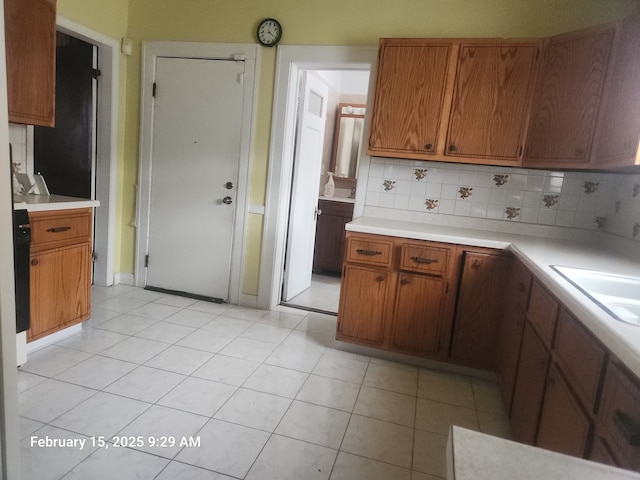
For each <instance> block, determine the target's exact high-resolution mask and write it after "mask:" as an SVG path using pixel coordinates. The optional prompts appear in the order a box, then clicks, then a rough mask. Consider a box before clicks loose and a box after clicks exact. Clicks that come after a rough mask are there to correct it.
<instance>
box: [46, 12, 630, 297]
mask: <svg viewBox="0 0 640 480" xmlns="http://www.w3.org/2000/svg"><path fill="white" fill-rule="evenodd" d="M124 2H125V0H119V1H117V2H114V1H113V0H102V1H101V0H59V11H60V13H61V14H63V15H66V16H68V17H69V18H71V19H73V20H75V21H77V22H79V23H86V24H87V25H88V26H89V27H91V28H94V29H96V30H99V31H105V33H107V34H109V35H111V33H110V32H112V33H113V34H114V35H116V34H120V33H121V31H120V28H121V26H122V24H123V22H124V24H127V23H128V36H129V37H130V38H132V39H133V40H134V53H133V55H132V56H131V57H129V58H128V59H127V62H126V65H127V69H126V72H127V77H126V91H123V92H122V95H123V96H126V110H125V121H124V122H122V124H121V131H124V132H125V137H124V146H123V161H122V162H121V164H120V165H119V167H120V168H119V178H118V188H119V189H118V194H119V197H118V198H119V199H120V202H121V204H120V205H119V207H120V208H119V212H120V216H119V219H118V225H119V227H120V229H121V230H120V240H121V244H120V245H119V249H118V251H119V252H120V254H119V256H118V259H117V262H118V263H117V264H116V265H115V270H116V271H119V272H133V264H134V247H135V244H134V235H135V231H134V229H133V228H132V227H131V226H130V222H131V218H132V216H133V211H134V206H135V190H134V185H135V184H136V182H137V162H138V134H139V131H138V126H139V104H140V91H139V90H140V62H141V57H140V45H141V44H140V42H141V41H142V40H175V41H201V42H225V43H255V36H254V33H255V29H256V26H257V23H258V21H259V20H260V19H262V18H264V17H275V18H278V19H279V20H280V21H281V23H282V25H283V29H284V35H283V39H282V44H288V45H376V44H377V42H378V38H380V37H543V36H548V35H552V34H556V33H561V32H565V31H569V30H575V29H578V28H582V27H587V26H591V25H596V24H599V23H605V22H607V21H610V20H617V19H619V18H621V17H623V16H624V15H625V14H627V13H628V12H630V11H631V10H632V9H633V8H634V7H635V6H637V5H638V1H637V0H606V1H603V0H535V1H531V0H528V1H527V0H483V1H474V0H393V1H388V0H349V1H346V2H345V1H344V0H324V1H323V2H300V1H299V0H277V1H276V0H233V1H231V0H129V10H128V18H127V16H126V15H124V14H123V13H122V5H123V3H124ZM114 5H115V8H114ZM105 6H107V7H108V8H105ZM112 9H113V11H114V12H115V13H113V14H109V13H107V11H109V12H111V11H112ZM103 17H104V18H103ZM262 53H263V55H262V58H261V62H262V63H261V69H260V72H259V78H258V81H259V92H258V109H257V119H256V130H255V132H256V137H255V143H254V156H253V159H252V173H251V200H250V202H251V203H252V204H254V205H263V204H264V197H265V187H266V178H267V165H268V151H269V136H270V128H271V113H272V112H271V105H272V101H273V86H274V75H275V59H276V51H275V49H267V48H265V49H263V50H262ZM261 231H262V229H261V219H260V217H259V216H257V217H256V216H255V215H252V216H251V217H250V219H249V229H248V241H247V251H246V258H247V259H251V261H250V262H247V265H248V266H247V268H246V270H245V283H244V291H245V293H249V294H256V293H257V283H258V273H259V272H258V270H257V269H258V267H257V265H258V264H259V261H258V260H259V257H260V252H259V249H260V243H261Z"/></svg>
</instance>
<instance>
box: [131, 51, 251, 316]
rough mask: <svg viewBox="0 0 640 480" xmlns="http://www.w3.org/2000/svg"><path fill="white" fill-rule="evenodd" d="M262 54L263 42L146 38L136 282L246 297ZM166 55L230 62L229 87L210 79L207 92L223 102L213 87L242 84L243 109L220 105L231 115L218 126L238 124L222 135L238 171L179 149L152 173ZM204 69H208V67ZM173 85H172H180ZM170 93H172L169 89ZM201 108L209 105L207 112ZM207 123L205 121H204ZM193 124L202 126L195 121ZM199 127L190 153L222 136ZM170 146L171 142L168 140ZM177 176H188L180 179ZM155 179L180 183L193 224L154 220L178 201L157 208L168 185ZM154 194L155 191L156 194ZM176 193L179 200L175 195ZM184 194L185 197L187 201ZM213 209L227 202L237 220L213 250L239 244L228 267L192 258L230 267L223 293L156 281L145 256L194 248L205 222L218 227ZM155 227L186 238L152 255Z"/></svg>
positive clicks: (206, 265) (171, 255)
mask: <svg viewBox="0 0 640 480" xmlns="http://www.w3.org/2000/svg"><path fill="white" fill-rule="evenodd" d="M258 55H259V47H258V46H257V45H238V44H228V45H227V44H205V43H190V42H145V43H144V44H143V72H142V92H141V95H142V108H141V116H142V127H141V130H140V169H139V174H138V175H139V181H138V185H139V187H138V188H139V191H138V198H137V207H136V208H137V212H136V226H137V230H136V261H135V283H136V285H137V286H142V287H144V286H146V285H147V283H148V281H149V285H150V286H156V287H158V288H162V289H166V290H173V291H178V292H185V293H193V294H195V295H202V296H204V297H207V298H209V299H212V298H213V297H215V298H221V299H223V300H225V301H228V302H229V303H233V304H237V303H239V301H240V296H241V294H240V292H241V288H240V287H241V283H242V264H243V254H244V249H245V235H246V233H245V231H246V228H245V225H246V216H247V205H248V191H249V190H248V187H249V172H250V158H251V155H250V150H251V133H252V125H253V114H254V103H255V95H256V92H255V77H256V64H257V59H258ZM165 60H166V61H167V62H169V63H171V62H173V61H175V62H180V61H183V62H199V63H193V65H199V66H204V65H209V66H210V65H214V64H215V65H218V66H219V65H224V67H220V68H222V69H223V70H228V71H227V74H226V75H225V77H226V78H225V79H224V81H225V82H229V83H228V84H226V83H225V85H227V86H225V87H222V88H220V87H219V86H217V85H216V80H213V81H211V79H209V81H208V83H207V85H206V86H207V87H208V89H209V93H207V94H206V95H207V96H211V97H216V98H217V100H218V101H220V102H223V100H221V99H220V95H219V94H216V93H215V91H216V89H220V90H221V91H222V93H223V94H224V92H225V91H226V90H228V89H230V90H234V91H236V90H237V91H238V92H239V97H240V102H239V104H238V102H236V104H235V107H234V108H235V109H236V110H237V111H236V112H234V113H233V114H232V113H231V112H228V111H227V107H226V106H224V105H223V106H221V107H220V111H219V112H217V114H218V115H229V118H228V119H227V118H226V117H225V119H223V123H225V125H219V126H217V127H216V128H218V129H219V132H218V133H224V132H226V131H227V130H226V129H227V127H232V128H234V129H235V133H233V136H231V135H230V134H229V135H227V137H229V138H228V139H231V138H232V137H233V138H234V139H235V140H232V141H226V142H222V141H221V142H220V143H227V144H230V143H235V150H233V149H232V150H233V151H231V150H230V151H223V152H218V153H220V155H222V157H223V158H224V159H225V163H234V164H235V166H236V168H237V171H236V172H235V173H229V172H226V173H224V174H221V175H218V174H217V173H215V174H212V173H211V172H210V171H209V170H207V171H206V172H203V171H201V170H200V169H199V167H197V165H196V164H195V163H192V162H191V160H192V159H193V155H189V156H182V155H180V154H179V152H177V156H176V155H174V156H173V161H169V162H168V163H166V165H165V166H166V167H167V168H166V169H165V171H164V173H161V175H160V176H156V177H155V178H154V177H153V175H154V172H153V170H154V169H153V168H152V161H155V160H156V157H155V154H154V149H155V148H156V147H157V145H156V140H158V139H159V136H161V135H162V134H163V133H162V131H160V130H157V128H158V127H161V125H160V124H156V123H157V122H156V121H155V119H154V116H155V115H156V112H155V110H156V106H157V105H159V104H161V103H162V102H163V101H166V100H167V97H165V99H163V97H162V96H163V93H162V92H163V88H166V87H163V85H162V84H160V83H158V84H157V85H156V87H155V88H154V83H155V81H156V72H157V69H158V66H159V65H160V64H162V63H163V62H165ZM176 65H177V64H176ZM204 68H205V69H206V67H204ZM180 72H181V73H182V75H183V76H186V77H188V76H189V75H186V70H185V67H184V66H183V67H180V66H178V67H177V70H176V72H174V74H176V75H177V77H178V78H177V79H174V80H176V81H178V84H179V83H180V82H179V80H180V78H179V77H180V75H179V73H180ZM229 72H231V73H229ZM176 75H172V76H176ZM167 78H169V77H167ZM205 82H206V80H205ZM178 84H177V86H176V87H175V88H177V90H178V91H179V90H180V89H181V87H180V86H179V85H178ZM227 87H228V88H227ZM169 88H170V89H174V87H169ZM201 88H203V86H202V85H200V86H198V92H200V96H199V97H198V98H196V100H198V99H200V100H202V98H203V97H204V96H205V94H204V93H202V89H201ZM154 92H155V93H156V95H157V97H154ZM165 93H167V91H166V90H165ZM192 96H193V95H189V92H185V91H184V88H183V89H182V97H184V99H185V102H187V99H189V98H190V97H192ZM223 96H224V95H223ZM196 97H197V96H196ZM230 97H233V98H235V99H236V100H237V98H238V97H237V96H236V95H235V94H233V95H230ZM180 98H181V97H180V96H179V95H176V96H175V98H174V100H175V99H177V101H178V104H177V105H176V104H175V103H174V100H171V101H170V103H171V104H172V105H174V107H175V109H177V110H180V109H181V108H182V107H180V105H179V103H180ZM192 100H193V99H190V100H188V101H189V102H192ZM190 105H191V103H190ZM174 107H172V108H174ZM193 109H195V110H199V111H201V110H203V109H199V108H195V107H194V108H193ZM200 113H203V112H202V111H201V112H200ZM209 113H211V112H209ZM207 114H208V113H207V112H206V111H205V112H204V115H205V116H206V115H207ZM232 117H233V118H235V120H232ZM180 120H181V118H179V115H173V116H168V117H167V125H165V127H166V129H169V130H170V129H171V128H174V127H175V128H181V126H180V125H175V123H176V122H177V123H179V122H180ZM172 122H173V124H174V127H171V125H172ZM206 123H207V122H203V124H206ZM209 123H210V122H209ZM227 123H228V125H227ZM163 128H164V127H163ZM194 128H197V126H196V127H194ZM194 128H192V129H191V130H192V131H191V132H182V133H183V135H182V138H183V139H191V144H190V145H187V144H184V143H182V147H183V148H184V149H185V152H186V149H187V148H189V149H194V148H197V147H198V145H199V144H196V143H194V142H198V141H202V142H205V144H206V143H207V142H209V143H211V142H210V140H215V139H216V138H218V136H217V135H214V134H213V133H212V134H211V135H210V137H211V138H205V137H204V136H201V135H200V134H199V133H198V132H197V131H195V130H194ZM166 129H165V130H164V132H165V133H167V132H168V133H167V135H168V137H169V136H170V137H175V135H173V134H172V133H171V132H170V131H168V130H166ZM227 133H228V132H227ZM168 137H167V138H168ZM196 137H197V138H196ZM185 141H186V140H185ZM165 143H166V142H165ZM166 147H171V146H170V145H169V146H166ZM176 147H177V145H176ZM162 148H164V147H162ZM171 148H173V147H171ZM173 150H174V152H173V153H174V154H176V152H175V148H173ZM183 153H184V152H183ZM207 158H208V159H209V160H211V158H212V157H211V156H208V157H207ZM230 159H231V160H230ZM154 168H155V166H154ZM171 168H174V169H175V170H174V173H175V174H176V175H179V177H177V176H176V177H175V178H174V177H173V173H171V171H170V170H171ZM156 173H157V172H156ZM178 178H179V179H183V180H179V179H178ZM176 179H178V180H176ZM155 180H159V181H165V182H169V185H168V187H170V186H171V182H173V183H174V184H175V185H174V187H175V186H178V187H179V189H180V190H181V193H182V196H183V201H182V202H181V203H180V205H181V206H180V208H181V209H182V210H183V211H182V212H178V217H179V216H180V214H183V215H184V216H185V217H187V215H188V218H189V219H190V222H189V223H187V224H184V223H182V224H181V225H180V226H179V229H177V228H175V227H176V225H175V224H172V222H171V221H167V220H166V219H165V220H164V221H161V222H160V223H157V222H156V223H155V226H154V221H155V220H154V212H156V213H157V212H161V214H170V213H171V212H170V209H172V208H174V205H173V204H172V205H166V204H164V205H160V208H159V209H158V208H156V209H155V210H154V203H153V202H155V200H158V198H157V197H158V196H160V197H162V196H163V194H164V192H163V191H162V189H157V188H155V187H156V186H157V185H154V184H155ZM203 182H204V183H203ZM177 184H179V185H177ZM174 193H175V191H174ZM199 193H202V194H206V195H209V197H207V199H206V200H205V202H206V203H207V204H206V205H204V204H203V203H202V202H200V201H198V200H195V199H194V198H195V196H194V195H196V194H199ZM154 195H155V196H156V198H155V199H154ZM226 197H228V198H226ZM173 198H174V199H175V195H174V197H173ZM160 200H161V201H162V198H160ZM185 201H186V202H187V203H185ZM156 206H158V205H156ZM215 208H219V209H224V211H225V213H226V214H228V215H230V216H231V217H232V220H231V221H229V222H227V223H230V224H231V230H230V231H227V233H226V234H225V235H223V237H224V238H223V240H220V241H218V240H215V239H214V240H212V241H210V242H209V245H208V249H209V250H215V251H218V250H219V244H220V243H225V244H228V245H231V244H232V243H233V248H231V250H230V253H227V258H226V259H225V262H226V263H225V265H229V267H228V268H227V267H226V266H225V267H224V268H220V266H219V265H212V264H211V261H210V259H205V258H204V257H202V258H201V260H202V261H201V262H198V257H197V255H195V256H194V258H195V263H190V265H191V266H192V268H193V269H195V270H198V271H208V273H211V271H213V274H214V276H215V275H216V273H217V272H216V271H217V270H220V271H222V270H224V271H225V272H226V273H224V277H225V281H226V285H225V286H222V287H220V289H219V290H218V291H221V292H222V293H221V294H217V293H215V292H214V293H213V294H212V290H211V289H209V290H206V291H202V292H199V291H196V287H194V286H190V287H188V288H183V287H180V286H178V287H175V286H171V285H170V286H168V287H167V286H164V285H154V284H153V283H157V282H156V281H155V280H154V278H156V277H153V276H152V277H148V275H149V273H150V272H151V270H149V269H148V267H147V265H146V263H147V262H146V259H147V255H149V257H148V259H149V260H148V261H149V264H150V265H153V262H162V261H163V260H164V258H163V257H166V259H167V260H168V261H174V262H175V259H176V258H177V257H179V256H180V255H182V254H183V253H184V252H183V251H184V250H186V249H189V248H190V246H189V241H190V239H192V238H193V237H195V236H198V235H199V234H200V233H201V230H203V227H204V225H205V224H206V225H207V226H208V227H214V230H215V226H216V225H215V220H214V219H212V218H211V216H210V215H209V214H208V213H207V211H208V210H213V209H215ZM174 213H175V212H174ZM178 217H176V216H174V217H173V218H174V219H175V218H178ZM156 227H159V228H160V232H162V229H163V228H164V229H167V228H170V229H175V230H176V233H177V235H174V237H177V238H178V240H180V238H182V239H183V240H184V244H179V243H175V242H174V243H173V244H172V245H171V246H167V248H164V250H163V247H162V245H161V248H160V252H161V253H160V254H154V253H153V251H152V250H153V248H154V243H153V239H152V238H151V236H152V235H153V236H154V237H155V238H156V239H158V238H160V239H161V236H159V234H158V232H157V231H156V233H154V229H155V228H156ZM165 231H166V230H165ZM214 233H215V232H214ZM160 235H161V234H160ZM211 242H213V243H211ZM162 252H164V253H162ZM201 253H202V252H201ZM205 253H206V252H205ZM189 254H190V255H192V254H193V252H189ZM196 254H197V252H196ZM154 258H155V260H154ZM193 261H194V259H193V258H192V259H190V260H189V262H193ZM170 269H171V267H169V270H170ZM163 275H164V276H165V277H167V278H171V275H172V274H171V272H170V271H169V272H168V274H163ZM176 277H180V278H184V273H179V272H178V271H176ZM215 281H216V280H215V279H205V280H204V282H205V283H208V285H209V287H210V286H211V283H210V282H215ZM151 282H153V283H151ZM183 284H184V283H183ZM174 285H176V284H174ZM200 286H203V285H200ZM216 288H218V287H216ZM189 290H191V291H189Z"/></svg>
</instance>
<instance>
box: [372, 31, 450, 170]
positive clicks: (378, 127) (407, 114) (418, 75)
mask: <svg viewBox="0 0 640 480" xmlns="http://www.w3.org/2000/svg"><path fill="white" fill-rule="evenodd" d="M452 50H453V44H452V43H443V42H438V41H437V40H402V39H396V40H394V39H383V40H381V43H380V51H379V55H378V72H377V75H376V87H375V97H374V101H373V112H372V119H371V133H370V136H369V149H368V153H369V154H370V155H382V156H398V155H401V156H405V157H407V158H412V157H411V155H412V154H413V158H428V157H429V155H433V154H435V153H437V150H438V147H439V145H438V138H439V137H440V129H441V127H444V128H446V123H447V116H446V111H448V105H449V101H450V100H449V101H446V100H445V97H446V96H447V83H448V76H449V63H450V59H451V56H452ZM449 95H450V92H449ZM443 118H444V120H442V119H443ZM441 122H443V123H441ZM440 148H441V149H442V146H440Z"/></svg>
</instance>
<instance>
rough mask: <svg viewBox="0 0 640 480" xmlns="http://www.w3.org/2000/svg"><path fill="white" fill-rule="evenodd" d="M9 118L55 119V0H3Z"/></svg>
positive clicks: (43, 122) (43, 123)
mask: <svg viewBox="0 0 640 480" xmlns="http://www.w3.org/2000/svg"><path fill="white" fill-rule="evenodd" d="M4 20H5V42H6V45H5V46H6V55H7V102H8V107H9V110H8V111H9V121H10V122H15V123H24V124H28V125H41V126H43V127H53V125H54V123H55V110H54V109H55V56H56V50H55V41H56V2H55V0H5V1H4Z"/></svg>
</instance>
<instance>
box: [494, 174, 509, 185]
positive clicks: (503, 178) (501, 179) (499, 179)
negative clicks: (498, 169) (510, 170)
mask: <svg viewBox="0 0 640 480" xmlns="http://www.w3.org/2000/svg"><path fill="white" fill-rule="evenodd" d="M508 182H509V175H500V174H495V175H494V176H493V183H495V184H496V187H501V186H502V185H506V184H507V183H508Z"/></svg>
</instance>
